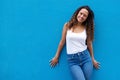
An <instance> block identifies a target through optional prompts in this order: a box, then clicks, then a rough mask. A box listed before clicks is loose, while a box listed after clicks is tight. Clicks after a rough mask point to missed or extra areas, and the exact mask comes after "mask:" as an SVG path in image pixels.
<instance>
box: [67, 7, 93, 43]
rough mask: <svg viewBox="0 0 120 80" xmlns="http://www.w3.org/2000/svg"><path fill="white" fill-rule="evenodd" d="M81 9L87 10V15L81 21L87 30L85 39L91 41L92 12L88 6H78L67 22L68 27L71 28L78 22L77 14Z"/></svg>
mask: <svg viewBox="0 0 120 80" xmlns="http://www.w3.org/2000/svg"><path fill="white" fill-rule="evenodd" d="M81 9H86V10H87V11H88V13H89V14H88V17H87V19H86V20H85V21H84V22H83V23H82V25H84V26H86V31H87V39H89V40H91V41H93V39H94V13H93V11H92V10H91V9H90V7H89V6H81V7H79V8H78V9H77V10H76V11H75V12H74V14H73V16H72V17H71V19H70V20H69V22H68V24H69V25H68V27H69V29H71V28H72V27H73V26H74V25H76V24H78V21H77V15H78V13H79V11H80V10H81Z"/></svg>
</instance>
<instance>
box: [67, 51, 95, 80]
mask: <svg viewBox="0 0 120 80" xmlns="http://www.w3.org/2000/svg"><path fill="white" fill-rule="evenodd" d="M67 56H68V64H69V68H70V71H71V73H72V76H73V80H90V79H91V76H92V71H93V64H92V60H91V57H90V53H89V51H88V49H86V50H85V51H83V52H78V53H75V54H67Z"/></svg>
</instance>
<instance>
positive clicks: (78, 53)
mask: <svg viewBox="0 0 120 80" xmlns="http://www.w3.org/2000/svg"><path fill="white" fill-rule="evenodd" d="M87 50H88V49H86V50H84V51H82V52H77V53H73V54H67V55H68V56H69V55H80V54H84V53H85V52H86V51H87Z"/></svg>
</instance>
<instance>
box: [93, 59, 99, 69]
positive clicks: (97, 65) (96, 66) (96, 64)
mask: <svg viewBox="0 0 120 80" xmlns="http://www.w3.org/2000/svg"><path fill="white" fill-rule="evenodd" d="M92 62H93V65H94V67H95V68H96V69H99V68H100V63H99V62H97V61H96V60H95V59H94V60H92Z"/></svg>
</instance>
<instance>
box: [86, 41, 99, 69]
mask: <svg viewBox="0 0 120 80" xmlns="http://www.w3.org/2000/svg"><path fill="white" fill-rule="evenodd" d="M87 46H88V50H89V52H90V55H91V58H92V62H93V65H94V67H95V68H96V69H99V67H100V64H99V62H97V61H96V60H95V58H94V54H93V46H92V41H90V40H87Z"/></svg>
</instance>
